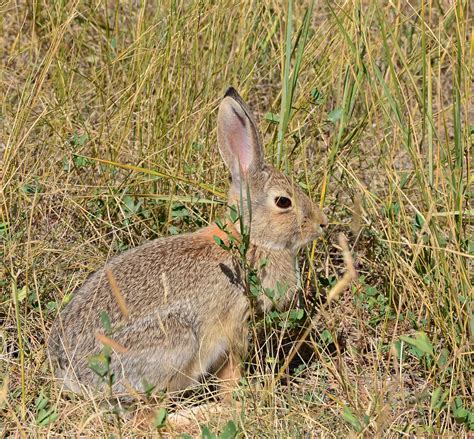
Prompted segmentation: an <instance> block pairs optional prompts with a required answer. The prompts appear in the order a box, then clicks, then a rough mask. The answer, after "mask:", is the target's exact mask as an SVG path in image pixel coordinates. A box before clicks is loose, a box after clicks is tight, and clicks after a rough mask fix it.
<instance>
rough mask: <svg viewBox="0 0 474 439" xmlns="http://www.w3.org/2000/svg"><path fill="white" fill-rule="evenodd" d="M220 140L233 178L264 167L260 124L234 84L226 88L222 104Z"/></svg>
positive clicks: (219, 128) (225, 160) (218, 125)
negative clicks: (259, 131) (259, 132)
mask: <svg viewBox="0 0 474 439" xmlns="http://www.w3.org/2000/svg"><path fill="white" fill-rule="evenodd" d="M217 139H218V142H219V150H220V152H221V156H222V158H223V160H224V162H225V164H226V166H227V167H228V168H229V170H230V173H231V175H232V180H233V181H238V180H239V179H240V177H241V175H242V176H244V177H245V176H246V175H248V174H249V172H250V171H258V170H259V169H261V168H262V167H263V164H264V157H263V148H262V145H261V143H260V136H259V134H258V129H257V124H256V123H255V119H254V118H253V115H252V113H251V111H250V110H249V108H248V107H247V105H246V104H245V102H244V101H243V100H242V98H241V97H240V96H239V94H238V93H237V91H236V90H235V89H234V88H232V87H230V88H229V89H228V90H227V91H226V93H225V96H224V99H223V100H222V102H221V104H220V106H219V113H218V115H217Z"/></svg>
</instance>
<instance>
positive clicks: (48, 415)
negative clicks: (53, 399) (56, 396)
mask: <svg viewBox="0 0 474 439" xmlns="http://www.w3.org/2000/svg"><path fill="white" fill-rule="evenodd" d="M58 416H59V415H58V414H57V413H56V412H55V411H54V409H52V408H50V409H49V410H40V412H39V413H38V416H37V418H36V423H37V424H38V426H39V427H45V426H47V425H50V424H52V423H53V422H54V421H55V420H56V419H58Z"/></svg>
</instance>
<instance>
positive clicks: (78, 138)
mask: <svg viewBox="0 0 474 439" xmlns="http://www.w3.org/2000/svg"><path fill="white" fill-rule="evenodd" d="M88 140H89V136H88V135H87V133H86V134H81V135H79V134H77V133H74V135H73V136H72V143H73V144H74V145H75V146H83V145H84V144H85V143H86V142H87V141H88Z"/></svg>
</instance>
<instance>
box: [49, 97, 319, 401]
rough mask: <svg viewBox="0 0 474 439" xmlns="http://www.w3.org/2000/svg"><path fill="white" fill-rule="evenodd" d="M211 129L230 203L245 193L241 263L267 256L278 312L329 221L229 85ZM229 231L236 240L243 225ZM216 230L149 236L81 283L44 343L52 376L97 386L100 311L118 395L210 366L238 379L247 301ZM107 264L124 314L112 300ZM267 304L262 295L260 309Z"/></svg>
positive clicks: (193, 377)
mask: <svg viewBox="0 0 474 439" xmlns="http://www.w3.org/2000/svg"><path fill="white" fill-rule="evenodd" d="M218 132H219V147H220V151H221V154H222V156H223V159H224V161H225V162H226V164H227V166H228V167H229V169H230V171H231V174H232V181H233V182H232V186H231V188H230V192H229V200H230V201H229V203H230V204H238V203H237V201H238V200H240V199H241V197H242V198H243V200H244V203H243V205H242V206H238V209H239V212H240V214H241V218H242V220H243V221H244V225H246V224H250V242H251V245H250V248H249V250H248V254H247V257H248V260H249V261H250V263H253V264H255V266H259V265H260V262H261V261H262V260H263V259H265V260H266V261H267V265H266V266H265V267H264V268H263V269H262V270H261V272H260V276H261V281H262V284H263V287H264V288H271V289H276V288H277V285H278V284H281V285H285V286H286V287H287V288H288V292H287V294H286V296H285V297H282V298H281V299H280V300H279V302H278V303H277V306H278V307H280V308H284V307H285V306H287V304H288V303H289V301H290V300H291V298H292V297H293V296H294V294H295V291H296V274H295V268H294V266H295V259H296V254H297V251H298V250H299V248H301V247H302V246H303V245H305V244H306V243H308V242H309V241H311V240H312V239H314V238H315V237H316V236H317V235H318V233H320V231H321V228H320V226H321V225H325V223H326V221H327V220H326V218H325V217H324V214H323V213H322V212H321V211H320V210H319V209H318V208H317V207H316V206H315V205H314V204H313V203H312V202H311V200H309V198H308V197H307V196H306V195H305V194H304V193H303V192H302V191H301V190H300V189H299V188H298V187H297V186H295V185H293V184H292V182H291V181H290V180H289V179H288V177H286V176H285V175H284V174H282V173H280V172H279V171H277V170H275V169H273V168H271V167H269V166H268V165H266V164H265V163H264V162H263V149H262V147H261V145H260V143H259V135H258V131H257V130H256V124H255V121H254V119H253V116H252V115H251V113H250V110H249V109H248V108H247V106H246V105H245V103H244V102H243V101H242V100H241V98H240V97H239V96H238V95H237V93H236V92H235V91H233V92H230V93H228V94H226V97H225V98H224V100H223V102H222V103H221V106H220V109H219V116H218ZM247 189H248V193H250V205H251V215H252V216H251V218H252V220H251V221H250V211H249V210H248V207H247ZM277 196H285V197H289V198H291V200H292V207H291V209H288V210H285V211H282V210H281V209H279V208H278V207H276V206H275V197H277ZM228 224H231V223H228ZM231 227H232V230H231V231H232V234H234V235H235V236H238V233H237V232H236V230H239V227H240V224H239V223H237V224H236V225H235V226H231ZM214 236H218V237H219V238H221V239H223V240H224V241H225V240H226V239H227V235H226V234H225V233H224V232H223V231H222V230H220V229H219V228H218V227H217V225H215V224H213V225H211V226H209V227H207V228H204V229H202V230H200V231H197V232H195V233H190V234H184V235H179V236H173V237H168V238H163V239H158V240H155V241H152V242H149V243H147V244H144V245H142V246H140V247H137V248H133V249H131V250H129V251H127V252H125V253H123V254H121V255H118V256H116V257H114V258H112V259H111V260H110V261H109V262H108V263H107V264H106V266H105V267H104V268H102V269H100V270H98V271H97V272H95V273H93V274H92V275H91V276H90V277H89V278H88V279H87V280H86V282H85V283H84V284H83V286H82V287H81V288H80V289H79V290H78V291H77V292H76V293H75V295H74V298H73V300H72V301H71V303H70V304H69V305H68V306H67V307H66V308H65V309H64V310H63V311H62V312H61V314H60V315H59V316H58V318H57V320H56V322H55V324H54V327H53V329H52V332H51V337H50V341H49V346H48V348H49V352H50V355H51V357H52V358H53V360H54V362H55V363H56V364H57V375H58V377H60V378H61V379H63V380H64V383H65V385H66V386H67V387H68V388H70V389H71V390H74V391H78V390H79V388H80V386H79V384H84V385H87V386H101V383H100V380H98V378H97V376H96V375H95V374H94V372H92V371H91V369H90V368H89V367H88V365H87V363H88V358H90V356H91V355H93V354H96V353H98V352H100V350H101V348H102V344H101V343H100V340H102V342H103V340H105V339H104V338H103V337H102V338H101V337H99V339H98V338H97V337H96V334H97V333H98V332H101V331H103V328H102V327H101V323H100V319H99V314H100V312H101V311H106V312H107V313H108V315H109V317H110V320H111V323H112V328H113V331H112V334H108V337H109V339H110V340H112V341H113V342H114V343H116V345H115V346H121V347H123V349H116V350H114V351H113V355H112V362H111V367H112V369H113V372H114V374H115V378H116V381H115V384H114V390H115V391H116V392H126V391H127V388H128V387H129V386H131V387H132V388H134V389H137V390H143V389H144V383H145V382H147V383H150V384H153V385H154V386H156V388H158V389H163V390H176V389H184V388H186V387H188V386H190V385H192V384H193V383H196V382H198V381H199V380H200V379H201V378H202V377H203V376H204V375H206V374H207V373H209V372H210V371H218V374H220V376H221V378H222V379H225V381H226V382H227V383H230V384H231V385H232V386H233V385H235V384H236V382H237V381H238V378H239V376H240V375H239V373H240V372H239V367H238V365H239V364H240V362H241V360H242V359H243V358H244V356H245V353H246V349H247V330H246V323H247V320H248V316H249V312H250V304H249V300H248V297H247V296H246V294H245V288H244V283H245V282H244V279H243V277H244V273H243V271H242V268H241V263H240V261H239V259H238V258H237V257H236V256H235V255H234V254H233V253H231V252H229V251H226V250H224V249H222V248H220V247H219V246H218V245H217V244H216V243H215V241H214ZM108 270H110V272H111V273H112V275H113V279H115V282H116V286H115V287H114V288H118V289H119V290H120V294H121V296H123V300H124V302H125V305H126V308H127V311H128V313H129V315H128V316H126V315H124V313H123V309H124V308H123V307H124V305H123V304H122V305H121V306H119V304H118V303H117V301H116V300H115V299H114V294H113V293H114V291H113V290H112V288H111V286H110V284H109V280H108V279H107V276H106V273H107V271H108ZM110 278H111V277H110V276H109V279H110ZM272 306H273V304H272V302H271V301H270V300H269V299H268V298H267V297H265V296H263V295H262V296H261V298H260V299H259V309H260V310H261V311H265V310H268V309H269V308H270V307H272ZM109 345H110V346H111V347H113V343H112V344H110V343H109ZM219 371H220V372H219ZM227 387H228V386H227Z"/></svg>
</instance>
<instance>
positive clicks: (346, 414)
mask: <svg viewBox="0 0 474 439" xmlns="http://www.w3.org/2000/svg"><path fill="white" fill-rule="evenodd" d="M342 417H343V419H344V420H345V421H346V422H347V423H349V424H350V425H351V426H352V428H354V430H355V431H357V433H360V432H361V431H362V425H361V423H360V421H359V419H357V417H356V416H355V415H354V413H353V412H352V410H351V408H350V407H348V406H345V407H344V409H343V410H342Z"/></svg>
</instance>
